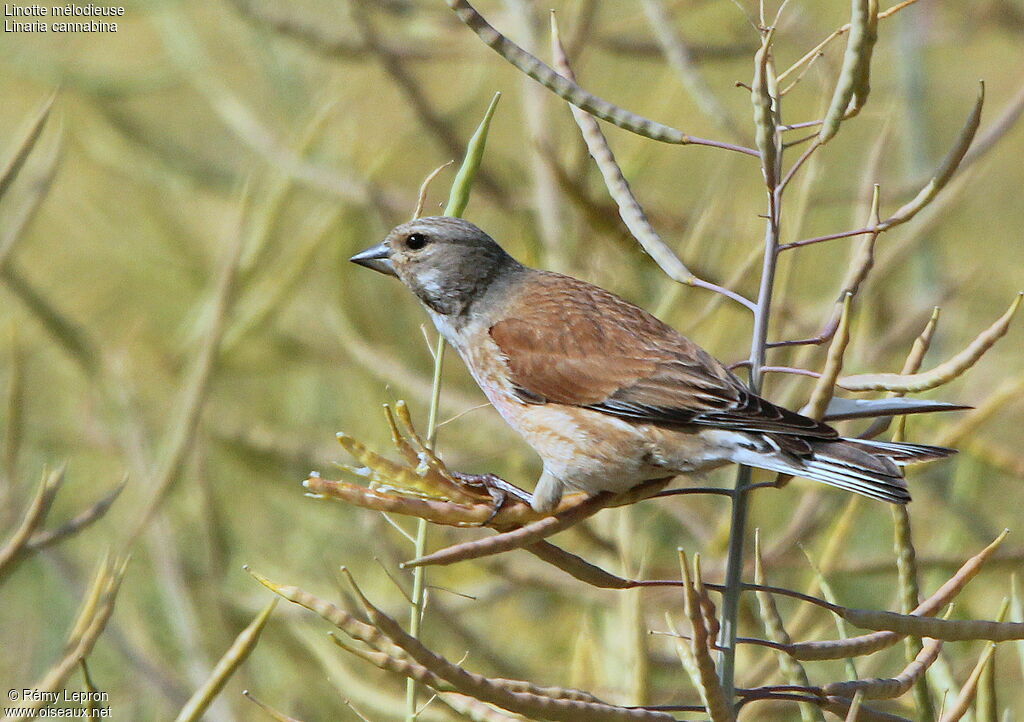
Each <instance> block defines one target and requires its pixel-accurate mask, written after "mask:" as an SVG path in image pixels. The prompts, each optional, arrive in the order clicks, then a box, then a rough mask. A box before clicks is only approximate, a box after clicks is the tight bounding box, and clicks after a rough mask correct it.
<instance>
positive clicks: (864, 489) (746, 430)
mask: <svg viewBox="0 0 1024 722" xmlns="http://www.w3.org/2000/svg"><path fill="white" fill-rule="evenodd" d="M350 260H351V261H352V262H354V263H357V264H359V265H361V266H364V267H367V268H370V269H373V270H375V271H378V272H380V273H383V274H386V275H389V276H394V277H396V278H397V279H398V280H399V281H401V283H402V284H404V285H405V286H406V287H407V288H408V289H409V290H410V291H412V293H413V294H414V295H415V296H416V298H418V299H419V301H420V302H421V303H422V304H423V306H424V308H425V309H426V311H427V314H428V315H429V316H430V318H431V320H432V321H433V323H434V325H435V326H436V328H437V330H438V331H439V332H440V334H441V335H442V336H443V337H444V338H445V340H446V341H447V343H448V344H449V345H450V346H451V347H452V348H454V349H455V350H456V351H457V352H458V354H459V356H460V357H461V358H462V360H463V362H464V363H465V365H466V367H467V368H468V370H469V372H470V374H471V375H472V376H473V378H474V380H475V381H476V383H477V384H478V385H479V386H480V389H481V390H482V391H483V393H484V395H485V396H486V397H487V399H488V401H490V403H491V405H492V406H494V408H495V409H497V411H498V413H499V414H500V415H501V416H502V417H503V418H504V420H505V421H506V422H507V423H508V424H509V426H511V427H512V428H513V429H514V430H515V431H517V432H518V433H519V434H520V435H521V436H522V437H523V439H524V440H525V441H526V442H527V444H529V445H530V446H531V447H532V448H533V449H534V451H536V453H537V454H538V455H539V456H540V459H541V461H542V463H543V467H542V473H541V475H540V478H539V479H538V481H537V484H536V487H535V490H534V492H533V494H532V497H531V498H530V499H529V503H530V504H531V505H532V507H533V508H534V510H535V511H537V512H539V513H551V512H552V511H553V510H554V509H555V508H556V507H557V506H558V504H559V502H560V500H561V499H562V496H563V494H564V493H565V492H566V491H567V490H569V491H583V492H586V493H587V494H589V495H597V494H599V493H602V492H611V493H614V494H620V493H624V492H626V491H628V490H629V489H631V488H633V487H635V486H637V485H639V484H641V483H644V482H647V481H651V480H655V479H670V478H673V477H675V476H679V475H687V474H690V475H692V474H701V473H703V472H706V471H709V470H711V469H714V468H717V467H720V466H724V465H726V464H730V463H737V464H742V465H745V466H749V467H755V468H759V469H765V470H768V471H772V472H778V473H781V474H786V475H791V476H796V477H803V478H806V479H811V480H814V481H818V482H823V483H825V484H828V485H831V486H834V487H838V488H840V489H845V490H847V491H851V492H855V493H857V494H861V495H863V496H866V497H870V498H872V499H878V500H881V501H886V502H891V503H894V504H906V503H907V502H909V501H910V493H909V491H908V490H907V485H906V482H905V480H904V477H903V472H902V467H903V466H904V465H907V464H911V463H915V462H922V461H930V460H932V459H938V458H942V457H945V456H949V455H950V454H952V453H955V452H954V450H952V449H946V448H942V447H936V446H927V445H923V444H911V443H897V442H884V441H875V440H869V439H857V438H842V437H841V436H840V435H839V433H838V432H837V431H836V430H835V429H834V428H833V427H831V426H829V425H828V424H826V423H823V422H821V421H818V420H815V419H812V418H809V417H807V416H804V415H802V414H799V413H797V412H795V411H791V410H789V409H785V408H783V407H781V406H778V405H776V404H773V403H771V402H770V401H768V400H766V399H764V398H762V397H760V396H759V395H757V394H755V393H753V392H752V391H751V390H750V389H749V388H748V387H747V386H746V385H745V384H744V383H743V382H742V381H741V380H740V379H739V378H738V377H737V376H736V375H735V374H734V373H733V372H732V371H731V370H730V369H729V368H728V367H727V366H726V365H725V364H723V363H722V362H721V361H719V360H717V359H715V358H714V357H713V356H712V355H711V354H709V353H708V352H707V351H705V350H704V349H703V348H701V347H700V346H699V345H697V344H696V343H695V342H693V341H691V340H690V339H688V338H686V337H685V336H683V335H682V334H681V333H679V332H678V331H677V330H676V329H674V328H672V327H671V326H669V325H668V324H666V323H664V322H662V321H660V320H659V319H657V318H655V317H654V316H653V315H652V314H650V313H648V312H647V311H645V310H644V309H642V308H640V307H639V306H636V305H634V304H632V303H630V302H629V301H626V300H625V299H623V298H621V297H619V296H617V295H615V294H613V293H611V292H610V291H607V290H605V289H603V288H600V287H598V286H595V285H592V284H590V283H587V282H585V281H582V280H579V279H576V278H573V277H571V276H566V275H562V274H559V273H554V272H551V271H547V270H540V269H535V268H530V267H528V266H525V265H523V264H522V263H520V262H519V261H517V260H516V259H515V258H513V257H512V256H511V255H509V254H508V253H507V252H506V251H505V250H504V249H502V247H501V246H500V245H498V243H497V242H496V241H495V240H494V239H492V238H491V237H490V236H489V235H487V233H485V232H484V231H483V230H481V229H480V228H478V227H477V226H475V225H474V224H472V223H470V222H469V221H466V220H463V219H460V218H454V217H448V216H435V217H425V218H418V219H415V220H412V221H410V222H407V223H403V224H401V225H399V226H397V227H395V228H394V229H393V230H392V231H391V232H390V233H389V234H388V235H387V237H386V238H385V239H384V240H383V241H382V242H380V243H378V244H377V245H374V246H372V247H370V248H367V249H366V250H364V251H362V252H360V253H358V254H356V255H355V256H352V258H351V259H350Z"/></svg>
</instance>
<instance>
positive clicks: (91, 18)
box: [4, 3, 124, 33]
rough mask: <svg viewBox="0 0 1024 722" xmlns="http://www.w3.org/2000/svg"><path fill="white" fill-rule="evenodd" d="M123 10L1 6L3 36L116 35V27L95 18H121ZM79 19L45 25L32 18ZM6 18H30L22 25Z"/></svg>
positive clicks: (91, 5)
mask: <svg viewBox="0 0 1024 722" xmlns="http://www.w3.org/2000/svg"><path fill="white" fill-rule="evenodd" d="M123 15H124V7H122V6H119V5H118V6H113V5H111V6H108V5H94V4H93V3H86V4H83V5H77V4H74V5H72V4H68V5H56V6H53V7H49V6H46V5H14V4H8V3H5V4H4V32H5V33H116V32H117V23H116V22H107V21H105V20H100V19H98V18H110V17H122V16H123ZM43 17H53V18H80V20H78V21H77V22H68V21H64V20H61V21H57V22H50V23H48V22H45V21H42V20H35V19H34V18H43ZM8 18H33V19H31V20H27V21H24V22H19V21H17V20H8Z"/></svg>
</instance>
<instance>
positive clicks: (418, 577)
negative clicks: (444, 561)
mask: <svg viewBox="0 0 1024 722" xmlns="http://www.w3.org/2000/svg"><path fill="white" fill-rule="evenodd" d="M444 349H445V343H444V337H443V336H440V335H439V336H438V337H437V346H435V347H434V383H433V388H432V391H431V395H430V415H429V416H428V418H427V446H429V447H430V448H431V449H433V448H434V443H435V442H436V441H437V413H438V407H439V406H440V402H441V370H442V368H443V367H444ZM426 553H427V520H426V519H420V520H419V521H418V522H417V524H416V556H415V557H414V558H415V559H419V558H420V557H422V556H424V555H426ZM426 583H427V569H426V567H416V568H414V569H413V570H412V604H411V605H410V609H409V634H410V635H412V636H413V637H419V634H420V626H421V624H422V622H423V599H424V594H423V590H424V589H425V588H426ZM418 697H419V683H418V682H416V681H415V680H413V679H407V680H406V682H405V722H415V720H416V715H417V709H416V705H417V698H418Z"/></svg>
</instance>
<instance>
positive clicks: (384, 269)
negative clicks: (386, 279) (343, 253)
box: [348, 243, 398, 276]
mask: <svg viewBox="0 0 1024 722" xmlns="http://www.w3.org/2000/svg"><path fill="white" fill-rule="evenodd" d="M390 253H391V250H390V249H389V248H388V244H387V243H378V244H377V245H376V246H371V247H369V248H367V249H366V250H365V251H360V252H359V253H357V254H356V255H354V256H352V258H350V259H348V260H350V261H352V263H358V264H359V265H360V266H366V267H367V268H372V269H373V270H374V271H378V272H380V273H383V274H384V275H385V276H397V275H398V274H397V273H395V267H394V266H393V265H391V259H390V258H389V257H388V256H389V254H390Z"/></svg>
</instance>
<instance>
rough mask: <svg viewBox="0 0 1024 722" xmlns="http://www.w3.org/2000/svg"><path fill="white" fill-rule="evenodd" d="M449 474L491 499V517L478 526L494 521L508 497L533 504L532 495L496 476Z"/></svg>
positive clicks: (451, 472)
mask: <svg viewBox="0 0 1024 722" xmlns="http://www.w3.org/2000/svg"><path fill="white" fill-rule="evenodd" d="M449 473H450V474H451V475H452V478H453V479H455V480H456V481H458V482H459V483H461V484H465V485H466V486H469V487H471V488H474V489H483V490H484V491H486V492H487V494H488V496H490V497H491V505H492V507H491V515H490V516H489V517H487V520H486V521H484V522H482V523H481V525H480V526H487V525H488V524H490V523H491V522H492V521H494V517H496V516H497V515H498V512H500V511H501V510H502V509H503V508H504V506H505V504H506V502H508V500H509V497H512V498H513V499H515V500H517V501H521V502H523V503H524V504H531V503H532V502H533V495H532V494H530V493H529V492H528V491H524V490H523V489H520V488H519V487H518V486H516V485H515V484H510V483H509V482H507V481H505V480H504V479H502V478H501V477H500V476H498V475H496V474H464V473H462V472H459V471H450V472H449Z"/></svg>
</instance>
